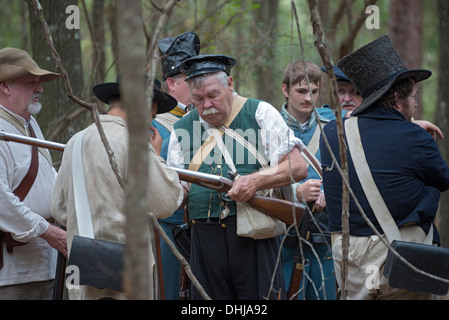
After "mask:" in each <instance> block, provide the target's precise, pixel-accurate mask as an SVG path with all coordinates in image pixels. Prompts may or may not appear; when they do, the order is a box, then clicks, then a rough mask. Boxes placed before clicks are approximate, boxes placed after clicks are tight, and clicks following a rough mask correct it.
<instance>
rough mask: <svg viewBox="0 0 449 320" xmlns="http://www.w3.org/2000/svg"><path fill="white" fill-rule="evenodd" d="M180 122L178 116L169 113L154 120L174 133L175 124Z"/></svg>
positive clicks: (159, 115)
mask: <svg viewBox="0 0 449 320" xmlns="http://www.w3.org/2000/svg"><path fill="white" fill-rule="evenodd" d="M178 120H179V118H178V117H177V116H175V115H174V114H171V113H169V112H166V113H162V114H158V115H157V116H156V118H154V121H156V122H158V123H160V124H161V125H162V126H163V127H164V128H165V129H167V130H168V131H170V132H172V131H173V124H174V123H175V122H176V121H178Z"/></svg>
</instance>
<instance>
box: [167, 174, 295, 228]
mask: <svg viewBox="0 0 449 320" xmlns="http://www.w3.org/2000/svg"><path fill="white" fill-rule="evenodd" d="M175 171H176V172H177V173H178V175H179V179H181V180H183V181H186V182H189V183H193V184H197V185H199V186H202V187H206V188H209V189H214V190H217V191H220V192H228V191H229V190H230V189H231V188H232V185H233V182H232V181H231V180H230V179H226V178H224V177H221V176H216V175H213V174H207V173H202V172H196V171H191V170H185V169H178V168H175ZM248 203H249V204H250V205H251V206H253V207H254V208H256V209H257V210H259V211H260V212H263V213H265V214H266V215H269V216H271V217H273V218H275V219H278V220H280V221H282V222H284V223H285V224H287V226H290V225H299V223H300V222H301V219H302V217H303V215H304V208H302V207H301V206H299V205H298V204H296V203H294V202H290V201H286V200H281V199H275V198H269V197H263V196H254V197H253V198H251V199H250V200H249V201H248Z"/></svg>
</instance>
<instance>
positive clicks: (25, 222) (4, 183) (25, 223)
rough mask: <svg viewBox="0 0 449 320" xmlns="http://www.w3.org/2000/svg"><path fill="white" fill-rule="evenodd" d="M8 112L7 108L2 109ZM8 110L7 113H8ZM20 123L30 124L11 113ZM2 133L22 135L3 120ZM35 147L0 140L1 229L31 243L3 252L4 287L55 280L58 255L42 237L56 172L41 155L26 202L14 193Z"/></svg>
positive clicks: (1, 283) (1, 274) (0, 277)
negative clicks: (9, 251) (12, 251)
mask: <svg viewBox="0 0 449 320" xmlns="http://www.w3.org/2000/svg"><path fill="white" fill-rule="evenodd" d="M0 107H1V108H3V110H6V109H5V108H4V107H3V106H0ZM6 111H7V110H6ZM7 112H8V113H9V114H10V115H12V116H13V117H14V118H15V119H16V120H17V122H18V123H19V124H22V125H23V126H26V121H25V119H23V118H22V117H20V116H17V115H15V114H13V113H11V112H9V111H7ZM30 123H31V125H32V127H33V129H34V131H35V134H36V137H37V138H38V139H44V137H43V135H42V132H41V130H40V128H39V125H38V124H37V122H36V120H35V119H34V118H33V117H31V120H30ZM0 130H4V131H5V132H7V133H13V134H18V135H22V133H21V132H20V131H19V130H18V129H17V128H16V127H15V126H14V125H13V124H11V123H10V122H8V121H6V120H4V119H0ZM31 148H32V147H31V146H29V145H25V144H21V143H17V142H6V141H0V168H1V170H0V228H1V230H2V231H4V232H9V233H11V235H12V236H13V238H14V239H15V240H18V241H20V242H28V243H27V244H26V245H24V246H20V247H15V248H14V253H13V254H9V253H8V252H7V251H6V246H5V245H4V244H3V246H4V250H3V258H4V259H3V261H4V266H3V268H2V269H1V270H0V286H4V285H12V284H19V283H27V282H32V281H44V280H49V279H53V278H54V276H55V269H56V257H57V252H56V250H55V249H53V248H52V247H51V246H50V245H49V244H48V243H47V242H46V241H45V240H43V239H41V238H39V236H40V235H42V234H43V233H44V232H45V231H47V229H48V226H49V223H48V222H47V221H46V219H48V218H50V217H51V214H50V205H51V196H52V192H53V186H54V183H55V178H56V170H55V169H54V168H53V166H52V165H51V164H50V163H49V162H48V160H47V158H46V157H44V156H43V154H42V153H41V152H38V154H39V170H38V173H37V176H36V180H35V182H34V184H33V186H32V187H31V189H30V191H29V193H28V195H27V196H26V198H25V199H24V201H23V202H21V201H20V200H19V198H18V197H16V196H15V195H14V194H13V190H14V189H15V188H17V186H18V185H19V184H20V183H21V182H22V180H23V178H24V177H25V175H26V173H27V172H28V169H29V167H30V162H31Z"/></svg>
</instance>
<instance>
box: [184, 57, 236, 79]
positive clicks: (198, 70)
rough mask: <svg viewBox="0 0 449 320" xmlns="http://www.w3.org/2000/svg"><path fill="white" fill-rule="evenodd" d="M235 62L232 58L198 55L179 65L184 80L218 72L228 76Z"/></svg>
mask: <svg viewBox="0 0 449 320" xmlns="http://www.w3.org/2000/svg"><path fill="white" fill-rule="evenodd" d="M236 62H237V61H236V60H235V59H234V58H231V57H228V56H225V55H198V56H196V57H192V58H190V59H187V60H185V61H184V62H183V63H182V64H181V69H182V70H183V72H184V73H185V74H186V75H187V77H186V79H188V78H191V77H194V76H198V75H200V74H204V73H210V72H218V71H224V72H226V74H227V75H228V76H229V75H230V74H231V68H232V67H233V66H234V65H235V64H236Z"/></svg>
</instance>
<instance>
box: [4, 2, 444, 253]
mask: <svg viewBox="0 0 449 320" xmlns="http://www.w3.org/2000/svg"><path fill="white" fill-rule="evenodd" d="M117 1H118V2H121V1H125V0H79V1H77V0H41V1H39V3H40V4H41V6H42V8H43V13H44V16H45V19H46V21H47V24H48V26H49V30H50V32H51V34H52V38H53V42H54V45H55V48H56V50H57V51H58V53H59V55H60V57H61V61H62V64H63V65H64V67H65V69H66V70H67V73H68V75H69V79H70V82H71V85H72V88H73V92H74V94H75V95H76V96H78V97H79V98H81V99H83V100H85V101H89V102H96V103H98V101H96V100H95V98H94V96H93V93H92V87H93V85H95V84H97V83H102V82H114V81H115V79H116V77H117V74H118V73H119V72H120V70H121V67H120V62H121V60H120V59H119V57H118V53H119V39H120V37H119V34H120V30H118V24H117V19H118V18H119V15H120V14H123V11H121V10H120V5H119V3H118V2H117ZM166 2H167V1H165V0H151V1H150V0H143V1H141V4H140V5H141V15H142V18H143V25H142V30H139V32H142V31H143V37H144V38H145V39H144V42H145V44H146V47H147V49H149V47H150V43H151V41H153V40H155V39H153V34H154V30H155V29H156V24H157V21H158V19H159V17H160V16H161V15H162V12H161V11H160V10H158V8H162V7H163V5H164V4H165V3H166ZM70 5H75V6H77V8H79V13H80V14H79V18H80V19H79V22H80V23H79V29H76V28H75V29H69V28H67V25H66V22H67V19H69V18H70V15H71V13H72V12H66V8H67V7H68V6H70ZM293 5H294V6H295V8H296V10H297V13H298V17H299V25H300V31H301V36H302V43H303V46H302V47H301V46H300V40H299V36H298V28H297V26H296V21H295V17H294V14H293V10H292V7H293ZM369 5H375V6H376V7H377V8H378V9H379V12H378V14H379V15H378V18H379V21H378V22H379V23H378V27H379V28H378V29H370V28H368V27H367V24H366V21H367V19H369V18H373V16H372V12H370V13H367V12H366V8H367V7H368V6H369ZM0 8H1V14H0V15H1V19H0V35H1V36H0V48H3V47H16V48H21V49H24V50H27V51H28V52H29V53H30V54H31V55H32V57H33V58H34V59H35V61H36V62H37V63H38V64H39V65H40V66H41V67H43V68H48V69H50V70H57V67H56V63H55V61H54V59H53V57H52V55H51V52H50V50H49V48H48V46H47V44H46V41H45V37H44V32H43V30H42V26H41V23H40V22H39V20H38V19H37V16H36V13H35V11H34V9H33V8H32V7H31V6H30V5H29V3H28V2H27V1H25V0H0ZM318 9H319V13H320V16H321V21H322V28H323V31H324V39H323V41H324V43H325V44H326V47H327V50H328V52H329V54H330V56H331V58H332V60H333V62H334V63H335V64H336V63H337V62H338V60H339V59H340V58H341V57H343V56H344V55H346V54H348V53H350V52H351V51H353V50H355V49H357V48H359V47H360V46H362V45H364V44H366V43H368V42H370V41H372V40H374V39H376V38H377V37H379V36H381V35H383V34H389V35H390V36H391V38H392V40H393V42H394V44H395V46H396V47H397V49H398V51H399V53H400V54H401V56H402V58H403V60H404V62H405V64H406V66H407V67H409V68H425V69H430V70H431V71H432V72H433V76H432V77H431V78H430V79H429V80H427V81H425V82H424V83H423V84H422V91H421V94H422V102H421V105H420V107H419V109H418V113H417V115H416V117H415V118H416V119H425V120H428V121H431V122H433V123H435V124H437V125H438V126H440V128H441V129H442V130H443V133H444V134H445V137H446V138H445V139H444V140H439V141H438V143H439V146H440V149H441V151H442V153H443V156H444V157H445V159H446V161H448V159H449V150H448V149H449V147H448V146H449V143H448V142H447V139H449V111H448V108H447V103H448V102H449V97H448V96H449V41H448V32H449V1H445V0H377V1H376V0H333V1H330V0H319V1H318ZM72 22H73V21H72ZM186 31H193V32H195V33H196V34H198V36H199V38H200V40H201V53H202V54H226V55H229V56H232V57H234V58H236V59H237V65H236V66H235V67H234V68H233V70H232V76H233V77H234V84H235V87H236V91H237V92H239V93H240V94H242V95H243V96H248V97H254V98H259V99H262V100H266V101H268V102H269V103H271V104H272V105H273V106H275V107H276V108H277V109H278V110H280V108H281V106H282V104H283V103H284V101H285V99H284V97H283V95H282V92H281V80H282V74H283V70H284V68H285V66H286V65H287V64H288V63H290V62H291V61H294V60H297V59H303V58H305V59H307V60H311V61H313V62H315V63H316V64H318V65H319V66H321V65H323V62H322V61H321V57H320V55H319V54H318V51H317V49H316V47H315V44H314V35H313V31H312V24H311V15H310V11H309V8H308V4H307V1H305V0H296V1H291V0H217V1H207V0H181V1H177V3H176V5H175V6H174V8H173V9H172V10H171V11H170V14H169V16H168V18H167V19H166V23H165V24H164V26H163V28H162V30H161V33H160V34H159V36H158V39H161V38H164V37H168V36H177V35H178V34H180V33H182V32H186ZM302 50H303V51H302ZM302 52H304V55H303V54H302ZM155 67H156V78H158V79H159V80H161V78H162V77H161V68H160V63H159V61H158V63H157V65H156V66H155ZM327 80H328V79H327V76H325V75H324V74H323V90H322V92H321V96H320V100H319V102H318V103H317V105H321V104H324V103H330V101H331V100H330V95H329V90H328V88H329V86H328V83H327ZM43 88H44V94H43V99H42V103H43V106H44V108H43V110H42V111H41V113H40V114H39V115H37V120H38V121H39V123H40V125H41V127H42V130H43V132H44V135H45V137H46V139H48V140H52V141H58V142H62V143H66V142H67V141H68V139H69V138H70V137H71V136H72V135H73V134H74V133H76V132H77V131H79V130H81V129H83V128H85V127H86V126H87V125H89V124H90V123H92V121H93V119H92V115H91V114H90V113H89V112H88V110H87V109H85V108H81V107H80V106H79V105H77V104H75V103H74V102H73V101H72V100H71V99H69V98H68V97H67V92H66V88H65V85H64V82H63V80H62V79H59V80H57V81H54V82H52V83H45V84H44V85H43ZM98 106H99V111H100V113H104V112H106V110H107V109H106V106H105V105H102V104H101V103H98ZM52 156H53V158H54V160H55V166H56V168H58V166H59V162H60V159H61V153H56V152H55V153H52ZM448 219H449V194H448V192H446V193H444V194H443V195H442V198H441V202H440V212H439V219H438V221H439V226H440V231H441V237H442V240H443V245H445V246H448V247H449V221H448Z"/></svg>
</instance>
